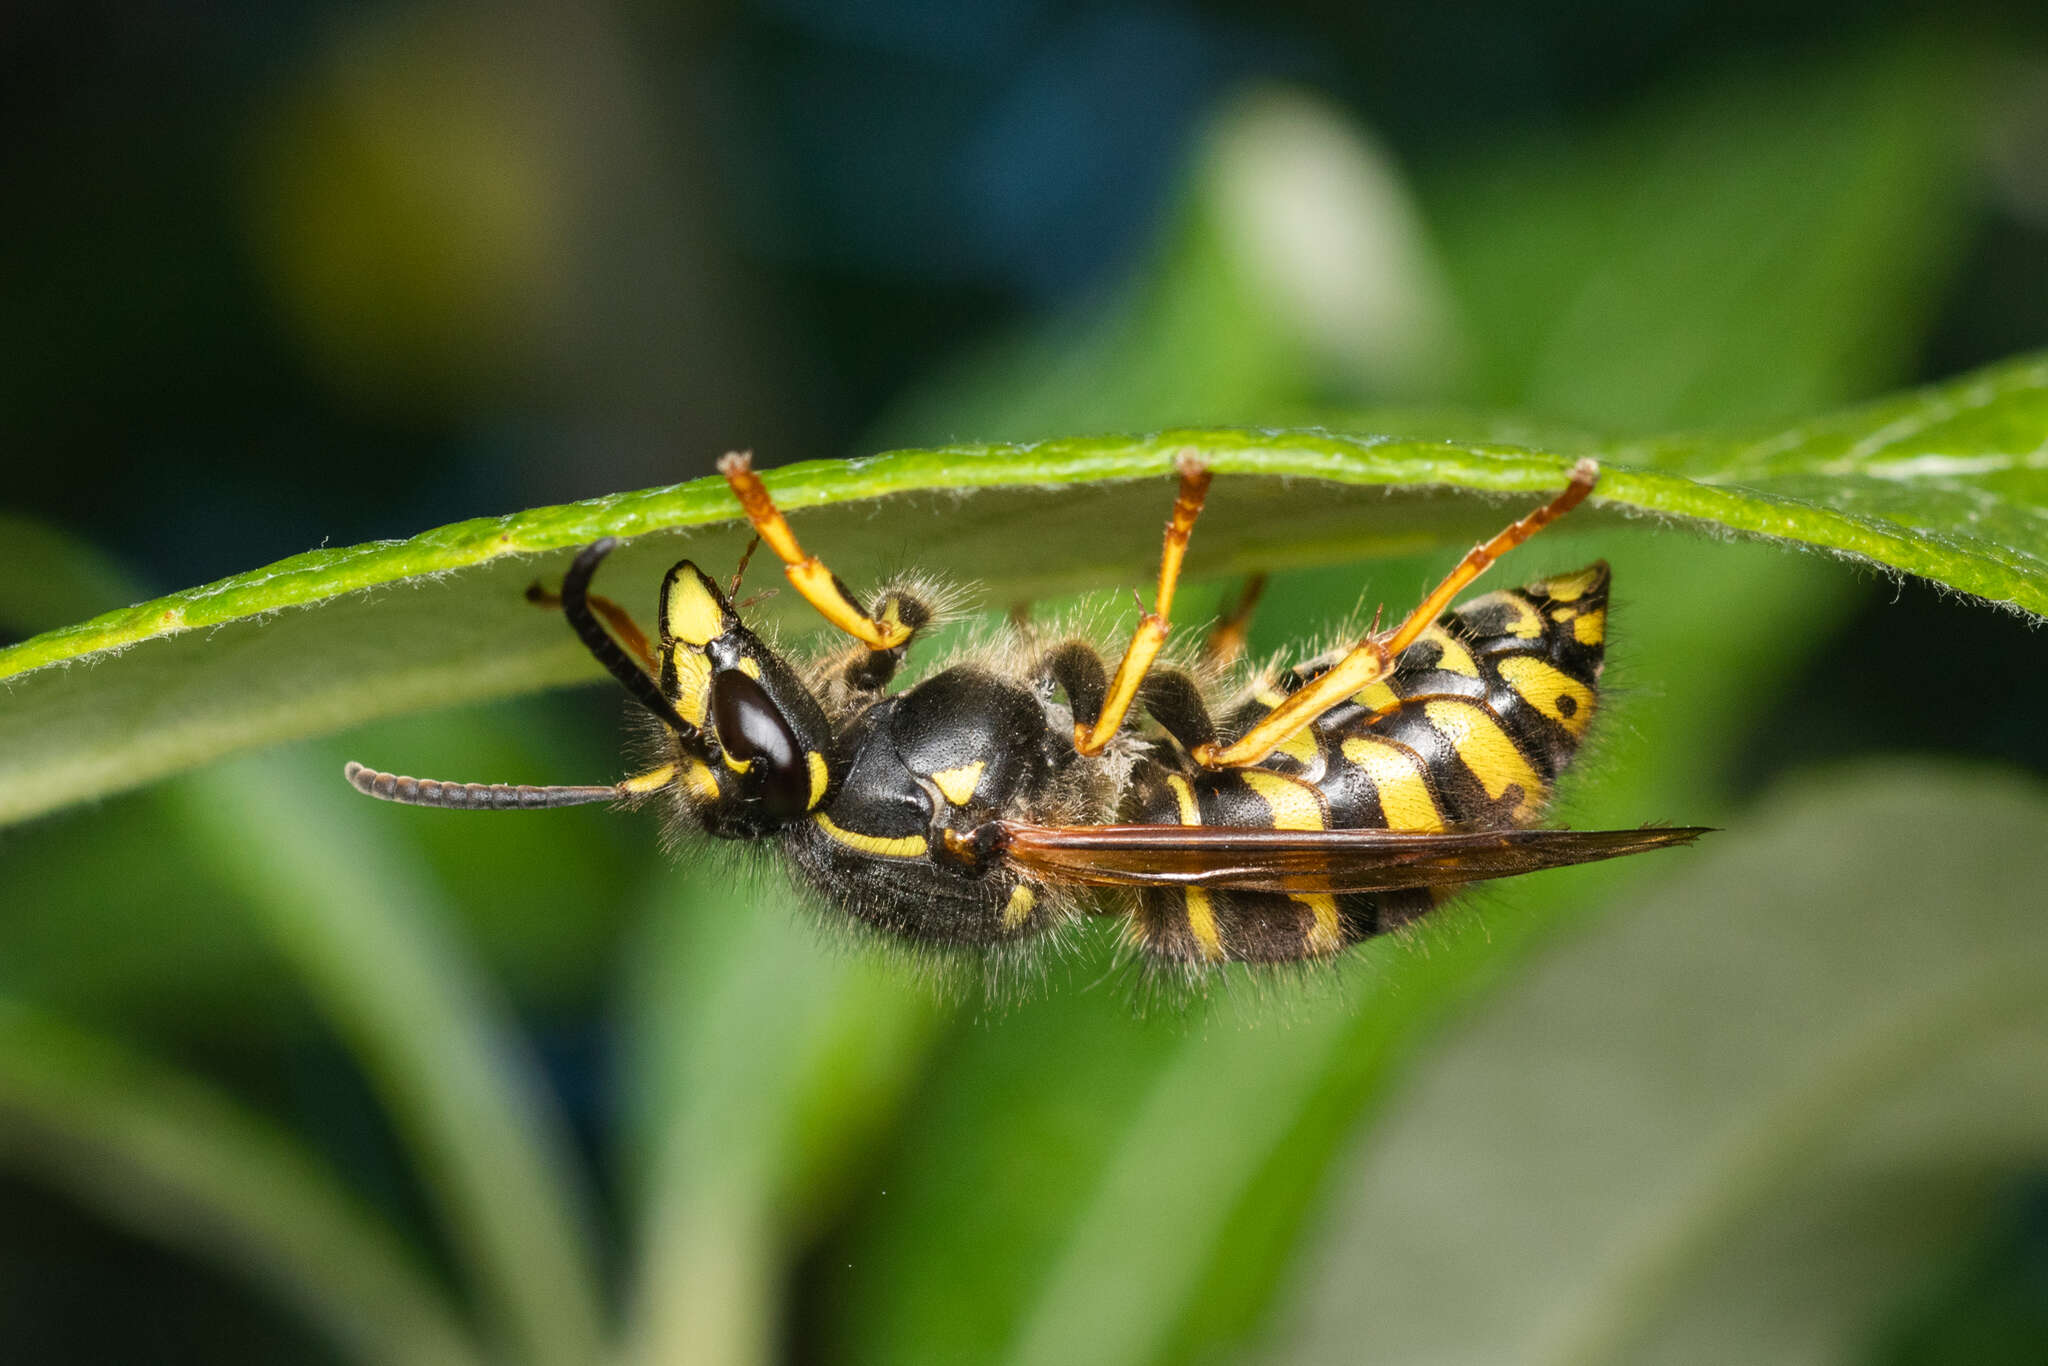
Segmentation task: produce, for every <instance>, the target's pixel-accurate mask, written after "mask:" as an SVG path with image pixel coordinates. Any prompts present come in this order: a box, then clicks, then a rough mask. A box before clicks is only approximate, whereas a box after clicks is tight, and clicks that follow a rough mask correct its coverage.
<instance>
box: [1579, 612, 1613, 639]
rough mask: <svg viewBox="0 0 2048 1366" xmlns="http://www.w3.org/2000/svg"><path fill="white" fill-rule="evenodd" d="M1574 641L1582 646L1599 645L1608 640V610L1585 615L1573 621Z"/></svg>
mask: <svg viewBox="0 0 2048 1366" xmlns="http://www.w3.org/2000/svg"><path fill="white" fill-rule="evenodd" d="M1572 639H1574V640H1576V641H1578V642H1579V644H1581V645H1598V644H1599V643H1600V642H1601V641H1603V640H1605V639H1607V609H1606V608H1605V607H1602V608H1600V609H1598V610H1597V611H1592V612H1587V613H1584V614H1583V615H1581V616H1580V617H1578V619H1576V620H1575V621H1573V622H1572Z"/></svg>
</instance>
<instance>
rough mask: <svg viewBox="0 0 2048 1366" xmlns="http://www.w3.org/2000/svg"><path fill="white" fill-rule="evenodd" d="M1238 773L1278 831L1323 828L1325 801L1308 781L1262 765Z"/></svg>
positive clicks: (1183, 822) (1184, 822)
mask: <svg viewBox="0 0 2048 1366" xmlns="http://www.w3.org/2000/svg"><path fill="white" fill-rule="evenodd" d="M1237 776H1238V777H1239V778H1241V779H1243V780H1244V785H1245V786H1246V787H1248V788H1250V789H1251V790H1252V791H1253V792H1255V793H1257V794H1258V797H1259V800H1260V801H1263V802H1264V803H1265V804H1266V809H1267V810H1268V811H1270V812H1272V814H1273V828H1274V829H1275V830H1321V829H1322V828H1323V826H1324V825H1325V823H1326V822H1325V821H1324V819H1323V804H1322V802H1321V801H1319V800H1318V799H1317V797H1316V793H1315V789H1314V788H1312V787H1310V786H1309V785H1308V784H1307V783H1304V782H1301V781H1299V780H1298V779H1295V778H1289V777H1287V776H1286V775H1285V774H1280V773H1273V772H1270V771H1268V770H1266V769H1262V768H1247V769H1241V770H1239V772H1238V775H1237ZM1181 824H1183V825H1186V824H1187V822H1186V821H1182V822H1181Z"/></svg>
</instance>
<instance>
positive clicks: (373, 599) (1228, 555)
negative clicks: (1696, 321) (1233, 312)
mask: <svg viewBox="0 0 2048 1366" xmlns="http://www.w3.org/2000/svg"><path fill="white" fill-rule="evenodd" d="M2044 441H2048V360H2044V359H2042V358H2039V357H2029V358H2025V359H2022V360H2017V361H2012V362H2008V363H2006V364H2004V365H2001V366H1998V367H1995V368H1993V369H1990V370H1987V371H1983V372H1980V373H1978V374H1974V375H1971V376H1967V377H1965V378H1963V379H1960V380H1956V381H1952V382H1950V383H1948V384H1945V385H1941V386H1937V387H1934V388H1930V389H1926V390H1921V391H1917V392H1914V393H1911V394H1906V395H1902V396H1900V397H1897V398H1893V399H1888V400H1885V401H1883V402H1879V403H1876V404H1871V405H1867V406H1863V407H1858V408H1855V409H1852V410H1850V411H1848V412H1844V413H1839V414H1835V415H1832V416H1830V417H1826V418H1822V419H1818V420H1815V421H1811V422H1805V423H1800V424H1798V425H1796V426H1792V427H1786V428H1783V429H1780V430H1777V431H1772V432H1763V433H1750V434H1745V435H1740V436H1731V435H1725V434H1724V435H1718V436H1716V435H1695V436H1682V437H1671V438H1668V439H1663V440H1658V441H1650V442H1640V443H1632V444H1622V445H1617V446H1608V447H1604V448H1602V453H1603V455H1604V457H1605V459H1606V460H1607V462H1608V463H1607V473H1606V475H1605V477H1604V479H1603V482H1602V485H1601V488H1600V493H1599V497H1598V501H1597V502H1596V503H1595V505H1594V506H1595V509H1596V510H1595V511H1593V512H1589V513H1581V514H1579V520H1580V522H1581V523H1582V524H1587V523H1598V522H1600V521H1603V520H1610V519H1612V518H1613V517H1615V516H1627V515H1632V514H1650V515H1654V516H1659V517H1666V518H1674V519H1683V520H1684V521H1686V522H1689V523H1693V524H1696V525H1698V526H1700V527H1702V528H1703V529H1708V530H1712V531H1717V532H1726V531H1733V532H1738V533H1744V534H1751V535H1760V536H1769V537H1774V538H1778V539H1782V540H1785V541H1788V542H1792V543H1795V544H1801V545H1806V546H1812V547H1816V548H1821V549H1826V550H1830V551H1834V552H1836V553H1839V554H1843V555H1846V556H1850V557H1853V558H1856V559H1859V560H1865V561H1868V562H1871V563H1874V564H1878V565H1882V566H1886V567H1889V568H1891V569H1895V570H1902V571H1905V572H1908V573H1914V574H1920V575H1924V576H1926V577H1928V578H1931V579H1934V580H1936V581H1937V582H1940V583H1943V584H1947V585H1948V586H1950V587H1952V588H1955V589H1958V590H1960V591H1962V592H1965V593H1972V594H1975V595H1978V596H1980V597H1984V598H1987V599H1990V600H1992V601H1995V602H1999V603H2003V604H2005V605H2008V606H2010V607H2013V608H2015V609H2017V610H2020V611H2023V612H2028V613H2032V614H2036V615H2040V614H2044V613H2048V522H2044V521H2043V519H2042V518H2041V517H2039V516H2038V515H2037V513H2036V509H2038V508H2039V507H2040V506H2042V505H2044V504H2048V455H2044V454H2043V445H2044ZM1182 450H1194V451H1196V452H1197V453H1199V454H1200V455H1201V456H1202V457H1203V458H1204V459H1206V460H1207V461H1208V462H1209V463H1210V465H1211V466H1212V467H1213V468H1214V469H1215V470H1216V471H1217V473H1218V474H1219V476H1221V477H1220V478H1219V480H1218V482H1217V486H1216V488H1215V491H1214V492H1213V493H1212V495H1211V504H1210V506H1211V511H1210V512H1209V514H1208V516H1207V519H1206V521H1205V522H1204V524H1203V526H1202V528H1201V531H1200V534H1199V535H1198V536H1197V538H1196V541H1195V549H1194V552H1193V558H1192V560H1191V573H1193V574H1194V575H1197V576H1199V575H1204V574H1211V575H1213V574H1220V573H1225V572H1238V571H1243V570H1246V569H1249V568H1253V567H1265V568H1270V567H1274V566H1276V565H1296V564H1313V563H1334V562H1339V561H1344V560H1350V559H1356V558H1358V557H1360V556H1367V555H1374V554H1385V553H1389V552H1391V551H1394V550H1415V549H1421V548H1426V547H1430V546H1443V545H1450V544H1455V543H1457V542H1458V541H1460V540H1463V539H1465V538H1468V537H1471V536H1474V535H1475V534H1479V533H1480V532H1481V531H1483V530H1486V529H1490V528H1492V527H1494V526H1497V525H1498V523H1499V522H1500V521H1501V519H1502V518H1503V516H1504V515H1507V514H1508V513H1509V512H1510V511H1511V510H1512V511H1519V510H1520V509H1521V508H1522V507H1524V506H1526V505H1527V503H1528V502H1529V501H1530V500H1531V499H1532V498H1534V497H1536V496H1538V495H1540V494H1542V493H1546V492H1549V491H1551V490H1554V489H1555V488H1557V487H1558V486H1559V485H1560V484H1561V482H1562V480H1563V472H1564V470H1565V469H1566V468H1567V467H1568V466H1569V464H1570V460H1571V457H1572V456H1573V455H1575V454H1576V452H1575V451H1564V452H1558V451H1544V450H1530V449H1523V448H1518V447H1514V446H1510V445H1489V444H1473V443H1453V442H1443V441H1433V440H1425V439H1417V438H1413V437H1406V438H1404V437H1387V436H1347V435H1339V434H1335V433H1330V432H1323V431H1284V432H1267V431H1177V432H1164V433H1159V434H1157V435H1153V436H1150V437H1142V438H1113V437H1104V438H1077V439H1073V440H1067V441H1056V442H1044V443H1040V444H1037V445H1032V446H1021V447H990V446H957V447H948V448H943V449H939V450H929V451H899V452H895V453H893V454H890V455H885V456H878V457H875V458H873V459H868V460H856V461H844V462H842V461H820V462H814V463H811V464H806V465H800V466H796V467H793V468H790V469H787V470H782V471H778V472H776V474H775V475H773V476H771V478H770V480H769V482H770V485H771V487H773V489H774V490H775V492H776V494H777V496H778V498H779V499H780V500H781V501H782V502H783V503H784V504H785V505H786V506H787V507H788V508H790V509H791V510H801V509H810V508H824V507H830V508H831V509H832V510H831V511H830V512H829V513H821V514H813V515H807V516H799V517H798V518H797V519H796V526H797V530H798V532H799V534H801V535H802V536H804V537H805V538H806V540H807V543H808V545H809V546H810V547H811V548H813V549H815V550H817V551H819V552H821V553H823V554H824V555H825V556H826V557H827V558H828V560H829V561H830V562H831V563H832V564H833V565H834V567H835V568H836V569H838V570H839V571H840V572H841V573H843V574H846V575H848V576H849V577H850V578H851V579H852V580H853V581H855V582H863V581H868V580H869V579H870V578H871V576H872V575H873V574H874V573H875V572H876V571H877V570H878V568H879V567H880V566H882V565H883V564H884V563H886V562H888V561H891V560H896V561H899V562H900V560H901V559H902V558H903V557H904V556H905V547H906V546H909V545H915V546H916V547H917V551H916V560H917V562H918V563H919V564H921V565H924V566H926V567H929V568H931V569H935V570H939V571H947V572H953V573H963V574H968V575H972V576H973V577H975V578H977V579H979V580H981V581H982V582H983V583H984V584H985V586H986V589H987V591H988V592H990V593H991V594H993V595H995V602H996V604H997V605H1000V604H1001V603H1002V602H1003V601H1004V600H1005V599H1006V598H1009V597H1016V596H1022V595H1036V594H1043V593H1048V592H1056V591H1062V590H1072V589H1076V588H1082V587H1090V586H1094V587H1100V586H1102V585H1103V584H1104V583H1113V582H1116V581H1118V580H1122V581H1125V582H1138V581H1140V580H1142V579H1143V578H1144V577H1145V576H1146V575H1147V572H1148V567H1149V566H1148V562H1149V561H1151V560H1152V559H1153V558H1154V557H1156V555H1157V550H1156V545H1155V542H1156V538H1157V534H1158V533H1157V531H1156V525H1157V523H1158V521H1159V517H1160V513H1161V509H1162V508H1163V507H1164V505H1165V503H1166V501H1167V499H1168V498H1169V497H1170V485H1169V483H1168V481H1167V478H1166V471H1167V470H1168V468H1169V467H1170V462H1171V459H1172V457H1173V456H1174V454H1175V453H1177V452H1179V451H1182ZM1311 481H1313V482H1311ZM1446 488H1451V489H1463V490H1471V491H1476V492H1485V493H1495V494H1509V493H1511V494H1514V495H1516V497H1514V498H1513V499H1512V500H1509V501H1506V502H1505V503H1502V502H1490V503H1489V502H1480V501H1478V500H1471V499H1456V498H1449V497H1446V496H1444V490H1445V489H1446ZM967 491H972V492H973V496H971V497H961V496H960V495H961V494H962V493H965V492H967ZM902 494H926V495H930V496H927V497H923V498H916V499H899V500H897V501H892V502H889V503H886V504H882V505H880V506H877V505H875V503H876V500H880V499H883V498H888V497H892V496H893V495H902ZM733 511H734V509H733V504H732V500H731V498H730V495H729V494H728V493H727V491H726V490H725V488H724V486H723V485H722V484H721V483H719V482H718V481H716V480H699V481H697V482H695V483H691V484H686V485H683V486H680V487H678V488H673V489H662V490H653V491H650V492H645V493H634V494H621V495H617V496H614V497H609V498H600V499H592V500H590V501H588V502H583V503H577V504H572V505H570V506H567V507H556V508H544V509H539V510H536V511H532V512H526V513H519V514H515V515H512V516H509V517H504V518H498V519H493V520H489V521H480V522H464V523H458V524H457V525H455V526H451V527H444V528H442V529H440V530H438V531H432V532H428V533H426V534H425V535H422V536H419V537H416V538H414V539H413V540H410V541H405V542H400V543H396V544H390V543H379V544H371V545H362V546H355V547H351V548H349V549H346V550H333V551H315V552H312V553H310V554H307V555H301V556H298V557H296V558H294V559H291V560H286V561H283V562H281V563H279V564H276V565H273V566H271V567H269V568H267V569H263V570H259V571H257V572H255V573H251V574H245V575H241V576H238V577H236V578H232V579H225V580H222V581H221V582H219V583H215V584H211V585H208V586H207V587H204V588H200V589H194V590H192V591H190V592H187V593H183V594H177V595H174V596H172V597H169V598H163V599H159V600H157V601H155V602H152V603H145V604H143V605H142V606H139V607H134V608H129V609H126V610H124V611H122V612H117V613H111V614H108V615H107V616H103V617H100V618H97V619H95V620H94V621H91V622H87V623H84V624H83V625H80V626H76V627H71V628H67V629H65V630H61V631H54V632H50V633H48V634H45V635H42V636H38V637H36V638H35V639H33V640H29V641H25V642H23V643H22V644H20V645H17V646H15V647H13V648H11V649H9V650H6V651H0V682H5V683H7V684H8V685H9V691H8V695H7V707H6V710H5V712H4V714H0V754H4V759H0V764H4V767H0V819H10V820H19V819H21V818H23V817H26V816H29V815H33V814H35V813H37V812H40V811H46V810H49V809H51V808H52V807H55V806H60V805H62V804H64V803H66V802H70V801H77V800H81V799H83V798H85V797H89V796H93V795H96V794H99V793H103V792H109V791H114V790H117V789H120V788H123V787H128V786H132V785H134V784H136V783H140V782H144V781H147V780H149V779H151V778H154V777H158V776H161V775H162V774H165V773H168V772H172V771H175V770H177V769H179V768H183V767H187V766H190V765H192V764H196V763H200V762H203V761H205V760H206V759H209V758H212V757H214V756H216V755H219V754H222V753H225V752H227V751H229V750H232V749H237V748H241V747H245V746H248V745H252V744H258V743H263V742H267V741H272V740H277V739H280V738H284V737H287V736H296V735H304V734H310V733H314V732H317V731H322V730H326V729H331V728H335V727H338V726H342V725H345V724H348V723H350V722H354V721H360V720H363V719H366V718H368V717H372V716H377V715H383V714H387V713H391V712H396V711H402V710H406V709H409V708H418V707H426V706H431V705H440V704H446V703H448V702H453V701H458V700H463V699H469V698H479V697H487V696H494V695H500V694H504V693H509V692H516V691H519V690H522V689H527V688H534V687H541V686H545V685H549V684H558V683H565V682H570V681H572V680H576V679H581V678H587V677H589V676H591V674H592V673H593V671H594V666H593V665H591V664H590V663H589V661H588V660H586V659H583V658H581V657H580V651H579V649H578V648H577V646H576V645H575V644H574V642H573V640H572V639H571V638H570V636H569V633H568V632H567V631H565V630H563V629H562V626H561V623H560V622H559V621H556V620H551V619H550V618H549V617H548V616H547V615H545V614H543V613H540V612H537V611H535V610H534V609H532V608H531V607H529V606H527V605H526V604H525V603H524V602H523V601H522V600H521V592H522V590H523V589H524V587H525V585H526V584H527V582H528V581H530V580H531V579H532V578H533V577H535V576H536V575H541V574H552V573H555V572H558V571H559V569H560V567H561V564H562V556H561V554H560V552H562V551H566V550H567V549H569V548H570V547H573V546H578V545H582V544H586V543H588V542H590V541H592V540H595V539H597V538H598V537H600V536H605V535H616V536H625V537H635V538H638V540H637V542H636V544H634V545H632V546H630V547H628V548H627V549H626V550H624V551H622V552H621V553H620V555H619V556H618V557H617V563H616V564H615V565H612V566H610V567H608V569H607V571H606V575H605V580H604V582H605V586H606V587H608V588H611V589H613V590H614V591H616V592H619V593H621V594H623V595H624V596H625V597H626V598H627V599H628V600H629V601H633V600H639V601H645V599H646V596H647V594H648V593H649V591H650V588H651V585H652V584H653V583H655V582H656V580H657V578H658V575H659V574H660V573H661V571H662V570H663V569H664V568H665V567H666V565H667V563H668V562H670V561H672V560H673V559H674V558H676V557H678V556H680V555H683V554H688V555H691V556H693V557H696V558H699V559H702V560H704V561H705V562H706V563H707V564H712V565H725V564H730V563H733V562H734V561H735V560H737V558H738V554H739V550H740V546H741V543H742V537H741V535H740V532H739V529H738V528H736V527H734V526H733V525H732V516H733ZM1020 525H1028V526H1030V527H1031V528H1032V531H1031V534H1029V535H1019V534H1017V528H1018V527H1019V526H1020ZM712 526H717V527H718V530H717V531H715V532H708V533H706V532H699V533H698V534H694V535H691V536H688V537H687V538H686V537H684V536H681V535H677V534H674V533H679V532H684V531H691V530H693V529H695V528H702V527H712ZM791 596H792V595H789V594H784V595H783V597H784V600H785V601H784V602H783V604H782V610H783V612H784V613H785V614H787V613H788V611H789V610H790V607H789V603H788V601H787V600H788V599H789V598H790V597H791ZM287 608H290V609H296V610H291V611H286V610H283V609H287ZM87 662H90V663H91V664H92V666H93V667H91V668H86V669H81V668H78V667H77V666H78V665H79V664H82V663H87ZM59 665H71V666H72V667H70V668H59V667H56V666H59Z"/></svg>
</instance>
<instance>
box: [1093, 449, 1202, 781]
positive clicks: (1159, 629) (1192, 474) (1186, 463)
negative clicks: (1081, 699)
mask: <svg viewBox="0 0 2048 1366" xmlns="http://www.w3.org/2000/svg"><path fill="white" fill-rule="evenodd" d="M1174 468H1175V469H1177V470H1179V471H1180V495H1179V496H1178V497H1177V498H1175V499H1174V500H1173V518H1172V520H1170V521H1169V522H1167V524H1166V546H1165V549H1164V550H1162V551H1161V552H1160V556H1159V589H1158V592H1157V593H1156V594H1154V596H1153V599H1152V610H1151V611H1150V612H1147V613H1146V614H1145V616H1144V618H1143V619H1142V620H1140V621H1139V622H1138V629H1137V630H1136V631H1134V632H1133V633H1132V634H1131V643H1130V644H1129V645H1128V646H1126V647H1125V649H1124V657H1123V662H1122V663H1120V664H1118V665H1117V666H1116V676H1115V677H1114V678H1112V679H1111V680H1110V683H1109V693H1108V695H1107V696H1106V697H1105V698H1104V700H1103V703H1102V711H1101V712H1100V714H1098V715H1097V716H1096V718H1095V724H1094V725H1093V726H1088V725H1083V724H1081V723H1079V722H1077V723H1075V726H1074V748H1075V749H1076V750H1077V751H1079V752H1080V753H1082V754H1100V753H1102V751H1103V750H1104V749H1106V748H1107V747H1108V745H1109V742H1110V740H1111V739H1113V738H1114V737H1115V735H1116V733H1117V730H1118V729H1119V728H1120V727H1121V726H1122V725H1123V723H1124V718H1125V717H1126V716H1128V715H1129V714H1130V711H1131V704H1132V703H1133V702H1135V701H1136V700H1137V697H1138V685H1139V684H1141V683H1143V682H1144V681H1145V675H1146V673H1147V672H1148V671H1149V670H1150V669H1151V668H1152V661H1153V660H1155V659H1157V658H1158V657H1159V651H1160V648H1161V647H1162V646H1164V645H1165V644H1166V631H1167V620H1166V619H1167V615H1168V614H1169V613H1170V612H1172V610H1173V590H1174V588H1175V587H1176V586H1177V585H1178V584H1179V583H1180V567H1181V562H1182V561H1183V560H1185V559H1186V558H1187V553H1188V537H1189V536H1190V535H1192V534H1193V532H1194V529H1195V518H1196V517H1198V516H1200V515H1201V512H1202V499H1203V498H1204V497H1205V496H1206V495H1207V494H1208V492H1209V471H1208V470H1206V469H1204V468H1202V463H1201V462H1200V461H1199V460H1197V459H1196V458H1195V454H1194V452H1193V451H1183V452H1182V453H1181V456H1180V458H1179V459H1178V460H1176V461H1175V462H1174Z"/></svg>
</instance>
